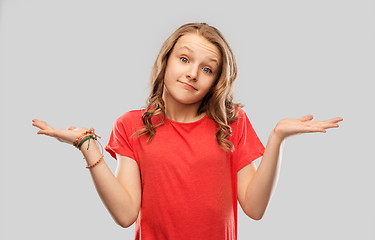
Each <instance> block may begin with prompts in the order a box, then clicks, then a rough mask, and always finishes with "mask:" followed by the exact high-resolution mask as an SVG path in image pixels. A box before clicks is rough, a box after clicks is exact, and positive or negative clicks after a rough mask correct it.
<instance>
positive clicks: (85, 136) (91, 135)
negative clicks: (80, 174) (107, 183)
mask: <svg viewBox="0 0 375 240" xmlns="http://www.w3.org/2000/svg"><path fill="white" fill-rule="evenodd" d="M98 138H101V137H100V136H98V135H97V134H95V129H93V128H90V130H88V131H86V132H85V133H84V134H82V135H81V136H80V137H78V138H77V139H76V140H75V141H74V142H73V146H75V147H76V148H78V149H79V150H81V146H82V144H83V143H84V142H85V141H87V140H89V144H88V146H87V150H89V147H90V139H94V140H95V141H97V140H98ZM98 142H99V141H98ZM95 143H96V142H95ZM99 144H100V147H101V148H102V153H101V157H100V158H99V160H98V161H96V162H95V163H93V164H91V165H87V166H86V168H92V167H94V166H96V165H97V164H98V163H99V162H100V161H101V160H103V157H104V155H103V151H104V150H103V146H102V144H101V143H100V142H99Z"/></svg>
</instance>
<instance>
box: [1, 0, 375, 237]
mask: <svg viewBox="0 0 375 240" xmlns="http://www.w3.org/2000/svg"><path fill="white" fill-rule="evenodd" d="M374 13H375V3H374V1H370V0H367V1H364V0H355V1H354V0H352V1H347V0H340V1H339V0H336V1H334V0H324V1H322V0H315V1H299V0H284V1H277V0H270V1H217V0H215V1H202V0H191V1H118V0H106V1H104V0H103V1H98V0H74V1H73V0H64V1H51V0H44V1H43V0H24V1H22V0H3V1H0V68H1V69H0V78H1V85H0V91H1V92H0V93H1V95H0V98H1V112H0V113H1V118H0V119H1V122H0V126H1V130H0V137H1V144H0V148H1V149H0V154H1V162H0V177H1V178H0V180H1V181H0V184H1V185H0V187H1V188H0V191H1V192H0V194H1V195H0V238H1V240H13V239H40V240H42V239H56V240H59V239H91V240H94V239H98V240H99V239H133V238H134V227H135V224H134V225H132V226H131V227H130V228H128V229H124V228H121V227H120V226H118V225H116V223H115V222H114V221H113V219H112V218H111V216H110V214H109V213H108V212H107V210H106V208H105V207H104V205H103V203H102V202H101V200H100V197H99V195H98V194H97V192H96V189H95V187H94V185H93V182H92V179H91V175H90V172H89V170H87V169H86V168H85V166H86V162H85V160H84V159H83V156H82V154H81V153H80V152H79V151H78V150H77V149H75V148H74V147H73V146H69V145H67V144H63V143H60V142H58V141H56V140H55V139H52V138H49V137H46V136H42V135H37V134H36V132H37V129H36V128H35V127H33V126H32V125H31V120H32V119H34V118H38V119H42V120H45V121H47V122H48V123H50V124H51V125H52V126H53V127H55V128H67V127H69V126H71V125H73V126H78V127H87V128H90V127H94V128H95V129H96V132H97V133H98V134H99V135H100V136H101V137H102V139H101V140H100V142H101V143H102V144H103V145H106V144H107V142H108V138H109V134H110V131H111V129H112V126H113V124H114V122H115V120H116V119H117V118H118V117H119V116H121V115H122V114H123V113H125V112H126V111H129V110H132V109H139V108H140V107H143V106H145V101H146V98H147V96H148V94H149V87H148V82H149V75H150V70H151V67H152V65H153V63H154V61H155V58H156V56H157V53H158V51H159V49H160V47H161V44H162V43H163V41H164V40H165V39H166V38H167V37H168V36H169V35H170V34H171V33H172V32H173V31H174V30H176V29H177V28H178V27H179V26H180V25H182V24H184V23H188V22H207V23H208V24H210V25H213V26H215V27H217V28H218V29H219V30H220V31H221V32H222V33H223V34H224V36H225V37H226V39H227V40H228V42H229V43H230V45H231V47H232V48H233V51H234V53H235V55H236V58H237V62H238V67H239V76H238V79H237V80H238V81H237V83H236V89H235V91H236V92H235V100H236V101H237V102H241V103H243V104H244V105H245V106H246V107H245V108H244V109H245V111H246V113H247V114H248V117H249V119H250V121H251V123H252V124H253V127H254V129H255V130H256V132H257V134H258V136H259V137H260V139H261V141H262V142H263V144H264V145H266V143H267V140H268V136H269V134H270V132H271V130H272V129H273V128H274V126H275V125H276V124H277V122H278V121H279V120H281V119H283V118H299V117H302V116H304V115H307V114H313V115H314V117H315V119H316V120H325V119H329V118H334V117H337V116H340V117H343V118H344V121H343V122H342V123H340V127H339V128H338V129H329V130H328V131H327V133H325V134H323V133H314V134H302V135H297V136H293V137H291V138H289V139H287V140H286V143H285V148H284V152H283V159H282V165H281V174H280V178H279V182H278V186H277V189H276V191H275V193H274V195H273V197H272V199H271V202H270V204H269V206H268V209H267V211H266V213H265V215H264V217H263V219H261V220H260V221H255V220H252V219H250V218H249V217H247V216H246V215H245V214H244V213H243V211H242V209H241V208H240V206H239V205H238V214H239V215H238V239H239V240H244V239H257V240H263V239H267V240H268V239H291V240H300V239H361V240H370V239H372V240H374V239H375V215H374V214H375V207H374V203H375V190H374V183H375V174H374V171H375V163H374V160H375V159H374V154H373V150H372V149H373V147H374V144H375V141H374V135H375V134H374V133H375V131H374V124H373V120H374V117H375V116H374V115H375V114H374V103H375V98H374V84H373V82H374V80H375V44H374V43H375V14H374ZM105 161H106V162H107V164H108V165H109V167H110V168H111V170H112V171H113V172H115V170H116V161H115V160H114V159H113V158H111V156H110V155H109V154H107V153H105ZM260 161H261V159H257V160H256V164H257V165H259V163H260Z"/></svg>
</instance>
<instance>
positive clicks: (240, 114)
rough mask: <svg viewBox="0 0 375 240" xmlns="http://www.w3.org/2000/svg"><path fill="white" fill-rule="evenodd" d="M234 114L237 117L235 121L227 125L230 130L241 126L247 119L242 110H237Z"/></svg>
mask: <svg viewBox="0 0 375 240" xmlns="http://www.w3.org/2000/svg"><path fill="white" fill-rule="evenodd" d="M235 114H236V116H237V118H236V120H234V121H233V122H232V123H230V124H229V125H230V126H231V127H232V128H233V127H235V126H238V125H241V124H242V123H243V121H244V120H246V119H247V115H246V112H245V111H244V110H243V109H242V108H237V109H236V111H235Z"/></svg>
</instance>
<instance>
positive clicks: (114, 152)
mask: <svg viewBox="0 0 375 240" xmlns="http://www.w3.org/2000/svg"><path fill="white" fill-rule="evenodd" d="M236 77H237V65H236V61H235V58H234V55H233V52H232V50H231V48H230V46H229V45H228V43H227V41H226V40H225V39H224V37H223V36H222V34H221V33H220V32H219V31H218V30H217V29H216V28H214V27H212V26H209V25H207V24H205V23H190V24H185V25H183V26H181V27H180V28H179V29H177V30H176V31H175V32H174V33H173V34H172V35H171V36H170V37H169V38H168V39H167V40H166V41H165V42H164V44H163V45H162V48H161V50H160V53H159V55H158V57H157V59H156V61H155V64H154V66H153V69H152V73H151V86H152V89H151V94H150V96H149V98H148V102H147V106H146V108H145V109H140V110H133V111H129V112H127V113H125V114H124V115H122V116H121V117H119V118H118V119H117V121H116V123H115V125H114V127H113V129H112V132H111V135H110V139H109V143H108V144H107V146H106V147H105V149H106V150H107V151H108V152H109V153H110V154H111V156H113V157H114V158H115V159H117V161H118V162H117V163H118V165H117V169H116V174H115V175H113V173H112V172H111V170H110V169H109V167H108V166H107V164H106V162H105V161H104V160H103V155H102V153H101V152H100V149H99V148H98V146H97V145H96V144H94V143H96V142H95V140H96V139H97V138H96V136H97V135H95V134H94V132H93V131H92V130H91V131H88V130H87V129H86V128H75V127H69V128H68V129H67V130H62V129H54V128H52V127H51V126H50V125H48V124H47V123H46V122H44V121H41V120H38V119H34V120H33V126H35V127H38V128H39V129H40V130H39V131H38V134H44V135H47V136H50V137H54V138H56V139H57V140H59V141H61V142H66V143H69V144H74V145H75V146H76V147H78V148H79V149H80V150H81V151H82V153H83V155H84V157H85V159H86V161H87V164H88V166H87V167H88V168H89V170H90V173H91V175H92V178H93V181H94V184H95V187H96V189H97V191H98V193H99V196H100V198H101V199H102V201H103V203H104V205H105V206H106V208H107V209H108V211H109V213H110V214H111V216H112V217H113V219H114V221H115V222H116V223H117V224H118V225H120V226H122V227H124V228H127V227H129V226H131V225H132V224H133V223H134V222H136V228H135V239H147V240H152V239H179V240H181V239H214V240H220V239H230V240H233V239H237V200H238V201H239V203H240V206H241V208H242V210H243V211H244V212H245V214H246V215H247V216H249V217H250V218H252V219H255V220H259V219H261V218H262V216H263V215H264V212H265V210H266V208H267V205H268V203H269V200H270V198H271V195H272V194H273V191H274V189H275V186H276V184H277V180H278V175H279V169H280V164H281V155H282V154H281V153H282V149H283V145H284V140H285V139H286V138H287V137H289V136H292V135H295V134H299V133H312V132H324V133H325V132H326V129H328V128H337V127H338V126H339V125H338V124H337V123H338V122H340V121H342V120H343V119H342V118H340V117H336V118H332V119H329V120H325V121H312V119H313V116H312V115H307V116H304V117H301V118H298V119H293V118H289V119H283V120H281V121H279V122H278V123H277V125H276V126H275V128H274V129H273V130H272V132H271V134H270V136H269V139H268V142H267V145H266V148H265V147H264V146H263V144H262V143H261V141H260V140H259V138H258V136H257V135H256V133H255V131H254V129H253V127H252V125H251V123H250V121H249V119H248V117H247V115H246V113H245V112H244V111H243V110H242V109H241V107H242V105H241V104H238V103H233V102H232V100H233V93H232V90H233V85H234V81H235V79H236ZM90 140H91V144H90ZM93 142H94V143H93ZM261 156H263V157H262V160H261V162H260V164H259V167H258V168H256V166H255V163H254V162H253V161H254V160H255V159H257V158H259V157H261Z"/></svg>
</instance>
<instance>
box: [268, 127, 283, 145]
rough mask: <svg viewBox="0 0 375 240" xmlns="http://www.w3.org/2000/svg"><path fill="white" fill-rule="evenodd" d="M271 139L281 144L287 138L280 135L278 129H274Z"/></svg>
mask: <svg viewBox="0 0 375 240" xmlns="http://www.w3.org/2000/svg"><path fill="white" fill-rule="evenodd" d="M270 138H273V139H275V140H277V141H279V142H282V141H284V140H285V139H286V137H285V136H283V135H282V134H280V132H278V131H277V129H276V128H274V129H273V130H272V132H271V134H270Z"/></svg>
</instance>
